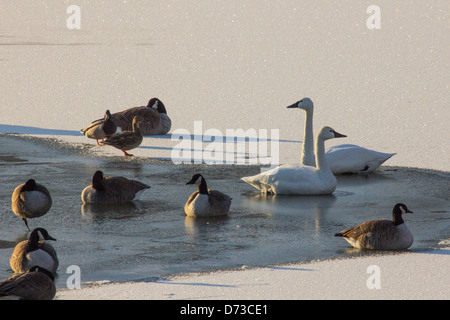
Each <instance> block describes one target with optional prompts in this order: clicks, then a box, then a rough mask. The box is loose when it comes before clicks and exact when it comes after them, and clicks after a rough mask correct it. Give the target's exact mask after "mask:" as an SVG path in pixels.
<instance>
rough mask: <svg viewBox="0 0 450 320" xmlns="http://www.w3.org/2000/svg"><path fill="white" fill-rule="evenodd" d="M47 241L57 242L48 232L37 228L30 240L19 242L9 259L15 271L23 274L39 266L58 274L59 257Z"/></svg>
mask: <svg viewBox="0 0 450 320" xmlns="http://www.w3.org/2000/svg"><path fill="white" fill-rule="evenodd" d="M45 240H53V241H56V239H55V238H53V237H51V236H50V235H49V234H48V232H47V230H45V229H43V228H36V229H34V230H33V231H32V232H31V234H30V237H29V239H28V240H24V241H21V242H19V243H18V244H17V245H16V247H15V248H14V251H13V254H12V256H11V258H10V259H9V264H10V265H11V268H12V269H13V271H14V272H16V273H22V272H26V271H28V270H29V269H30V268H31V267H33V266H36V265H38V266H41V267H42V268H45V269H47V270H49V271H51V272H56V270H57V269H58V265H59V261H58V256H57V254H56V251H55V249H54V248H53V247H52V246H51V245H50V244H48V243H47V242H44V241H45Z"/></svg>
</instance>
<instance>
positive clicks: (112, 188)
mask: <svg viewBox="0 0 450 320" xmlns="http://www.w3.org/2000/svg"><path fill="white" fill-rule="evenodd" d="M149 188H150V186H149V185H146V184H145V183H142V182H139V181H137V180H130V179H127V178H125V177H103V172H102V171H100V170H99V171H96V172H95V174H94V176H93V177H92V184H91V185H89V186H87V187H86V188H84V190H83V192H82V193H81V200H82V201H83V203H90V204H92V203H125V202H130V201H133V200H139V198H140V196H141V194H142V193H143V192H144V191H145V190H146V189H149Z"/></svg>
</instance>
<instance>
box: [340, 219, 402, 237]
mask: <svg viewBox="0 0 450 320" xmlns="http://www.w3.org/2000/svg"><path fill="white" fill-rule="evenodd" d="M394 227H395V226H394V223H393V222H392V221H390V220H371V221H366V222H364V223H362V224H360V225H357V226H354V227H351V228H349V229H347V230H344V231H341V232H339V233H337V234H336V236H341V237H346V238H353V239H358V238H360V237H361V236H363V235H367V234H369V233H370V234H372V233H380V232H386V231H387V230H390V229H393V228H394Z"/></svg>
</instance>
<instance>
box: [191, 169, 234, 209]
mask: <svg viewBox="0 0 450 320" xmlns="http://www.w3.org/2000/svg"><path fill="white" fill-rule="evenodd" d="M188 184H195V185H197V186H198V191H195V192H194V193H192V194H191V196H190V197H189V199H188V201H187V202H186V204H185V206H184V212H185V213H186V215H187V216H190V217H212V216H225V215H227V214H228V211H229V210H230V206H231V198H230V197H229V196H227V195H226V194H224V193H222V192H220V191H217V190H210V189H208V187H207V186H206V180H205V178H204V177H203V176H202V175H201V174H198V173H197V174H194V175H193V176H192V178H191V180H189V181H188V182H187V183H186V185H188Z"/></svg>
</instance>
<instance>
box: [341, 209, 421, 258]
mask: <svg viewBox="0 0 450 320" xmlns="http://www.w3.org/2000/svg"><path fill="white" fill-rule="evenodd" d="M405 213H412V211H410V210H408V208H407V207H406V206H405V205H404V204H403V203H397V204H396V205H395V207H394V209H393V211H392V221H390V220H371V221H366V222H364V223H362V224H360V225H358V226H355V227H351V228H350V229H347V230H344V231H341V232H339V233H336V234H335V236H336V237H343V238H344V239H345V240H347V242H348V243H350V244H351V245H352V246H353V247H355V248H358V249H361V248H364V249H378V250H404V249H408V248H409V247H410V246H411V245H412V243H413V241H414V237H413V235H412V233H411V231H410V230H409V229H408V227H407V226H406V224H405V222H404V221H403V218H402V215H403V214H405Z"/></svg>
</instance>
